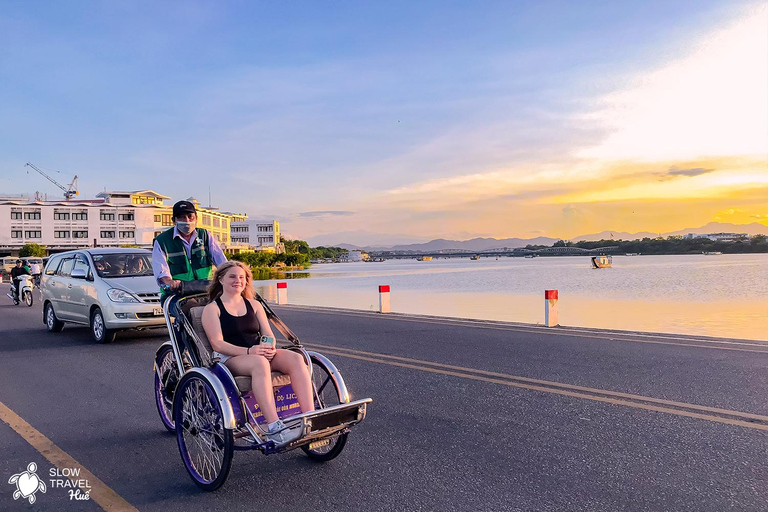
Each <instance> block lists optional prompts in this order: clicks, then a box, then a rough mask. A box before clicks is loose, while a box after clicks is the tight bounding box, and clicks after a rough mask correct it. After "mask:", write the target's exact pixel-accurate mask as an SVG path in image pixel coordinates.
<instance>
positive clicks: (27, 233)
mask: <svg viewBox="0 0 768 512" xmlns="http://www.w3.org/2000/svg"><path fill="white" fill-rule="evenodd" d="M24 238H43V234H42V232H40V231H25V232H24Z"/></svg>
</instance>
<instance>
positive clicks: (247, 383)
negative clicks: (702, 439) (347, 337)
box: [189, 306, 291, 393]
mask: <svg viewBox="0 0 768 512" xmlns="http://www.w3.org/2000/svg"><path fill="white" fill-rule="evenodd" d="M203 309H204V306H196V307H193V308H192V309H190V310H189V316H190V318H191V320H192V328H193V329H194V331H195V334H196V335H197V336H196V339H195V345H196V346H197V351H198V352H199V353H200V358H201V359H202V362H203V365H205V366H211V365H213V363H214V362H216V361H218V358H214V357H213V349H212V348H211V342H210V341H209V340H208V336H206V335H205V329H203ZM235 382H236V383H237V388H238V389H239V390H240V392H241V393H246V392H248V391H251V378H250V377H245V376H241V375H235ZM290 383H291V377H290V376H288V375H285V374H283V373H280V372H272V387H277V386H284V385H286V384H290Z"/></svg>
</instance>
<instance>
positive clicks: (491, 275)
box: [254, 254, 768, 339]
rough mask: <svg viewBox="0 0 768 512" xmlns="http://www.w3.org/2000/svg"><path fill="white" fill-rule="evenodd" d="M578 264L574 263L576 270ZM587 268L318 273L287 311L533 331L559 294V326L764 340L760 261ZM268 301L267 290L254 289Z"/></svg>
mask: <svg viewBox="0 0 768 512" xmlns="http://www.w3.org/2000/svg"><path fill="white" fill-rule="evenodd" d="M582 259H583V260H584V261H581V260H582ZM588 265H589V262H588V259H586V258H578V257H573V258H535V259H527V260H523V259H512V258H502V259H500V260H498V261H496V260H490V259H489V260H486V261H483V260H480V261H469V260H440V261H437V262H434V261H433V262H415V261H407V260H406V261H393V262H389V261H388V262H384V263H376V264H375V265H372V264H368V263H348V264H336V265H318V266H314V267H312V268H311V269H310V270H309V272H306V271H303V272H302V274H303V277H308V276H311V277H312V279H302V280H301V281H296V282H294V283H292V284H291V285H289V287H288V300H289V303H291V304H305V305H314V306H333V307H343V308H351V309H366V310H374V311H375V310H377V309H378V292H377V286H378V285H381V284H388V285H390V286H391V287H392V296H391V301H392V310H393V311H396V312H402V313H416V314H427V315H438V316H449V317H461V318H478V319H487V320H502V321H515V322H524V323H533V324H535V323H538V322H542V321H543V317H544V298H543V291H544V290H545V289H549V288H553V289H558V290H560V303H559V305H560V323H561V324H562V325H570V326H582V327H599V328H608V329H619V330H640V331H654V332H667V333H680V334H696V335H708V336H723V337H734V338H746V339H767V338H768V335H767V334H766V333H768V255H765V254H757V255H723V256H719V257H717V258H713V257H706V256H703V255H691V256H641V257H615V258H614V267H613V268H612V269H603V270H593V269H591V268H589V266H588ZM254 285H255V286H256V287H257V289H258V290H259V293H261V294H262V295H263V296H264V297H265V298H267V300H271V301H275V300H276V298H277V294H276V288H275V286H276V285H275V282H274V281H262V282H259V283H254Z"/></svg>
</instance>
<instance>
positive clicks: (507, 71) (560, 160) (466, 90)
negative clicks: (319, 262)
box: [0, 0, 768, 243]
mask: <svg viewBox="0 0 768 512" xmlns="http://www.w3.org/2000/svg"><path fill="white" fill-rule="evenodd" d="M0 6H1V7H2V9H0V12H1V13H2V14H0V47H2V48H3V50H2V52H0V120H1V121H2V123H0V193H13V194H18V193H34V191H35V190H40V191H42V192H48V193H49V195H51V196H53V195H56V194H57V192H58V191H57V190H56V189H55V188H52V187H51V186H50V184H48V183H47V182H46V181H45V180H44V179H43V178H42V177H40V176H37V175H27V174H26V171H25V169H24V167H23V166H24V163H25V162H27V161H31V162H33V163H35V164H36V165H38V166H39V167H41V168H43V169H45V170H48V171H52V172H53V173H54V177H55V178H57V179H59V181H61V182H62V183H68V182H69V181H70V179H71V177H72V176H73V175H74V174H77V175H78V176H79V184H80V191H81V197H82V196H85V197H89V196H93V195H95V194H96V193H97V192H98V191H100V190H103V189H104V188H105V187H106V188H108V189H113V190H125V189H144V188H151V189H154V190H156V191H158V192H161V193H165V194H167V195H170V196H172V197H173V198H174V199H181V198H186V197H189V196H195V197H198V198H199V199H201V201H203V202H207V197H208V189H209V186H210V189H211V195H212V198H213V204H215V205H218V206H220V207H221V208H222V209H225V210H231V211H244V212H247V213H249V214H250V215H251V216H254V217H275V218H278V219H280V220H281V221H282V224H283V230H284V231H285V232H286V233H287V234H289V235H292V236H296V237H301V238H309V239H312V240H316V241H318V242H324V243H333V242H351V243H373V242H381V243H385V242H395V241H406V240H422V239H430V238H434V237H456V238H468V237H472V236H496V237H505V236H524V237H527V236H535V235H536V234H547V235H550V236H564V237H567V236H575V235H578V234H581V233H584V232H588V231H590V230H600V229H616V230H619V229H627V230H631V229H633V228H636V229H637V230H638V231H639V230H650V231H657V230H658V231H661V230H663V228H665V227H669V228H674V226H671V225H670V226H667V225H665V224H663V223H660V222H661V220H660V219H659V218H658V211H659V208H661V209H662V211H664V212H666V213H667V214H668V215H675V212H676V210H675V208H674V207H673V206H672V205H669V206H668V207H667V206H664V205H662V203H659V202H656V203H655V205H648V204H647V203H648V202H649V200H651V199H654V197H656V196H654V197H635V198H633V200H636V201H637V202H638V204H637V210H638V212H646V214H643V215H636V214H633V219H632V220H630V219H629V218H627V219H625V218H624V217H625V216H628V214H627V213H626V212H623V210H622V209H621V208H618V209H617V208H616V205H615V198H608V199H605V197H603V199H601V200H599V201H597V200H593V199H589V198H587V199H584V197H582V196H583V194H584V191H585V190H588V189H589V187H590V186H591V185H590V184H589V183H587V181H588V179H587V181H585V180H584V178H583V177H582V178H579V180H580V181H579V183H580V185H579V187H578V188H579V191H580V193H581V194H582V196H579V197H581V199H580V200H577V201H575V202H574V201H565V202H563V201H560V202H558V201H553V200H543V199H542V198H545V197H564V196H563V194H571V193H573V192H574V190H572V189H568V190H565V189H563V183H564V181H568V180H564V179H563V175H568V176H570V175H572V174H578V173H581V174H580V176H583V175H584V174H585V173H584V170H583V169H584V168H585V167H589V165H595V166H598V167H600V168H601V169H603V168H607V167H606V166H608V167H610V166H611V165H613V167H612V169H614V170H612V171H605V173H607V174H606V175H609V176H616V175H620V176H626V175H627V174H628V172H629V171H628V170H627V169H628V168H630V167H631V172H632V173H638V172H640V173H642V172H645V173H649V172H656V173H658V172H659V170H660V169H661V170H668V169H671V168H672V167H673V166H676V168H686V167H687V166H688V165H689V164H690V165H691V166H692V167H694V165H693V164H694V163H696V162H700V161H701V159H702V158H704V157H706V158H710V159H712V158H719V159H720V160H718V162H719V163H718V165H719V166H720V167H718V170H719V169H721V168H722V169H726V167H727V169H726V170H729V172H731V177H733V176H734V175H735V174H734V173H736V174H738V173H741V174H738V175H739V176H741V177H743V176H753V177H754V176H757V178H755V179H752V178H750V179H751V181H750V180H746V181H748V182H749V184H750V187H748V190H746V191H745V190H741V189H740V190H739V191H738V192H739V197H742V196H744V197H747V199H746V200H745V202H744V204H742V203H740V202H738V201H737V202H734V200H733V197H735V196H736V195H737V194H736V192H737V191H734V190H730V189H729V190H728V191H721V192H720V195H719V196H718V194H716V193H711V194H708V195H707V197H706V198H704V197H699V198H698V199H697V202H696V204H693V203H692V204H691V205H689V208H688V209H689V210H691V211H694V210H695V211H696V212H699V213H697V215H698V217H691V218H690V219H686V220H690V222H694V223H697V225H701V224H704V223H706V222H708V221H711V220H714V217H715V216H717V215H718V214H719V212H721V211H724V209H727V208H729V207H730V209H734V208H735V209H738V210H741V211H743V212H745V213H744V218H740V219H741V220H742V221H746V219H747V218H748V216H750V215H751V216H758V215H763V214H768V200H766V197H765V192H764V191H763V192H762V193H761V189H760V185H761V184H762V185H763V187H764V186H765V183H763V182H762V181H761V178H760V177H761V176H763V174H764V173H765V172H766V169H765V168H764V167H762V166H761V162H764V160H765V153H766V150H765V148H764V147H763V146H761V145H760V144H759V142H758V143H755V144H753V145H752V146H749V147H746V148H738V151H737V150H731V151H718V152H715V154H699V153H702V151H700V150H697V149H696V148H693V149H691V150H690V152H689V153H686V154H679V155H673V156H670V155H666V154H665V155H663V157H662V156H660V157H659V158H658V159H656V160H655V161H653V162H638V161H637V157H636V155H630V154H629V153H626V151H625V153H626V154H624V153H622V154H621V155H619V156H618V157H616V156H612V157H611V158H607V157H606V156H605V154H606V151H607V150H605V147H604V146H605V143H606V141H608V140H610V136H611V134H614V133H616V132H617V131H620V130H621V129H622V128H621V127H619V128H617V127H616V126H613V124H612V123H611V122H607V121H606V115H604V114H605V112H604V109H605V106H606V104H607V103H610V102H611V101H612V100H611V98H614V97H615V96H616V95H617V94H619V95H621V94H624V93H626V92H627V91H629V93H632V91H635V90H637V88H638V87H640V88H642V87H643V86H644V84H645V82H646V81H647V80H646V79H647V77H652V76H654V73H658V72H659V70H660V69H662V70H663V69H664V67H665V66H671V65H675V63H681V62H683V61H684V60H685V59H687V58H689V57H690V56H691V55H693V54H695V53H696V51H697V48H701V47H702V44H703V45H704V46H706V41H707V40H709V39H711V38H712V37H713V34H715V33H717V32H718V31H720V30H727V29H728V27H738V24H739V23H741V20H744V19H745V18H746V19H750V18H751V19H752V20H754V19H757V20H763V19H764V18H765V25H766V27H768V16H767V15H766V10H765V6H766V3H765V2H757V3H756V2H746V3H740V2H733V1H730V2H726V1H706V0H703V1H695V2H682V1H680V2H676V1H663V2H662V1H659V2H653V1H652V2H510V1H507V2H378V3H374V2H295V3H291V4H287V3H277V2H270V3H266V2H264V3H261V2H259V3H257V2H146V3H142V2H120V3H118V2H77V3H72V2H30V1H19V2H1V3H0ZM753 26H755V27H757V28H755V29H754V30H755V33H756V34H757V36H756V37H757V39H756V40H757V41H760V40H761V39H760V37H762V32H761V30H760V23H759V22H758V23H757V24H756V25H755V24H754V23H753ZM766 33H768V28H767V29H766ZM724 37H725V36H724ZM726 39H727V38H726ZM726 46H727V45H726ZM704 51H706V48H705V50H704ZM707 58H708V57H707V56H706V55H705V56H704V57H701V58H700V59H699V60H700V61H702V62H704V63H706V62H708V61H707ZM752 58H753V61H752V62H751V63H745V65H744V66H743V69H742V68H740V70H736V71H734V73H741V72H743V73H747V71H744V70H752V71H749V72H750V73H752V72H754V70H755V68H758V69H757V76H758V78H759V80H762V76H763V70H762V68H761V67H760V64H759V63H760V61H761V58H762V54H761V53H760V51H759V50H756V52H755V54H754V55H753V56H752ZM711 59H712V60H714V57H712V58H711ZM680 65H682V64H680ZM699 67H701V65H700V66H699ZM765 67H766V68H768V63H766V64H765ZM697 69H698V68H697ZM711 72H712V73H717V70H716V69H712V70H711ZM765 74H768V70H766V72H765ZM735 78H736V79H742V77H739V76H737V77H735ZM664 80H669V78H665V79H664ZM747 93H749V94H754V91H752V90H750V91H747ZM724 94H725V93H724ZM727 94H730V95H733V94H734V93H733V92H732V91H727ZM630 95H631V94H630ZM657 96H658V95H657ZM631 97H632V98H637V97H638V94H635V96H631ZM724 97H725V96H723V98H724ZM723 98H716V99H715V100H714V101H718V102H720V101H724V99H723ZM632 101H634V102H635V103H637V102H641V101H646V100H642V99H632ZM756 101H758V103H759V101H760V100H759V99H756ZM707 103H710V102H709V101H707ZM762 108H763V106H762V103H759V105H758V112H757V114H758V115H759V114H760V113H761V112H762V110H761V109H762ZM746 109H747V107H744V112H743V116H746V117H745V121H744V123H741V122H740V118H738V117H736V118H735V121H736V122H737V123H738V124H743V125H745V126H746V125H749V123H752V125H754V126H757V131H758V135H759V131H760V130H762V128H763V127H762V125H761V124H760V123H759V120H758V121H755V120H754V119H752V118H748V117H749V116H753V115H755V113H754V112H753V113H749V112H746ZM641 110H642V108H641ZM729 110H733V109H729ZM620 112H621V111H619V114H618V116H619V117H620V116H621V113H620ZM601 113H602V114H601ZM727 115H730V114H727ZM739 115H742V114H739ZM766 115H768V113H767V114H766ZM616 116H617V114H616V111H615V110H614V111H612V114H610V115H609V116H607V117H610V118H611V119H609V121H610V120H615V117H616ZM670 121H673V120H670ZM724 121H725V120H724ZM727 121H728V122H729V123H732V122H733V121H734V120H733V119H727ZM713 122H714V123H716V124H717V123H718V120H717V119H715V120H713ZM755 123H756V124H755ZM767 123H768V122H767ZM723 124H724V123H723ZM754 132H755V130H754V129H752V130H751V132H750V133H754ZM766 136H768V133H766ZM767 144H768V143H767ZM625 146H626V145H625ZM596 147H597V148H603V150H600V151H598V153H600V154H599V155H598V156H595V155H594V154H593V153H594V151H592V150H590V149H589V148H592V149H594V148H596ZM622 148H624V146H622ZM624 150H626V148H624ZM584 151H587V152H589V151H592V153H590V156H589V157H584V156H583V155H582V156H579V155H581V153H580V152H584ZM704 152H705V153H706V151H704ZM630 153H631V151H630ZM725 153H730V154H727V155H726V154H725ZM611 154H612V155H613V153H611ZM627 155H629V156H627ZM630 157H631V158H630ZM725 157H729V158H731V160H729V162H732V159H733V158H735V157H739V158H742V159H743V158H748V159H750V158H751V160H750V162H751V163H749V164H748V165H747V167H743V166H742V167H739V169H741V170H740V171H734V168H735V167H734V164H732V163H723V162H721V161H722V159H723V158H725ZM589 158H591V159H592V161H591V162H592V163H590V160H589ZM595 159H597V160H595ZM618 161H621V162H623V164H622V166H621V170H615V169H616V165H615V163H616V162H618ZM628 161H631V162H630V165H629V167H628V164H627V162H628ZM611 162H612V163H611ZM609 164H610V165H609ZM641 164H642V165H647V166H650V167H649V168H648V169H651V168H652V169H653V170H648V169H645V168H643V169H638V168H637V166H638V165H639V166H640V167H642V165H641ZM696 165H698V164H696ZM702 165H703V164H702ZM555 168H556V171H553V169H555ZM644 169H645V170H644ZM56 171H60V174H59V173H56ZM612 173H617V174H612ZM527 176H536V177H537V179H536V180H535V186H534V185H530V184H529V185H525V184H523V182H524V181H525V178H526V177H527ZM701 179H703V178H701ZM729 179H730V180H731V181H733V179H731V178H729ZM618 181H620V180H618ZM721 181H722V180H721ZM726 181H727V180H726ZM742 181H744V180H742ZM478 182H481V185H478ZM495 183H500V184H505V185H503V186H502V185H499V186H496V185H495ZM755 183H757V186H755ZM604 186H605V180H600V182H599V183H595V184H594V187H597V188H596V189H600V190H601V191H602V190H603V188H604ZM627 186H628V185H627ZM478 187H479V188H478ZM462 190H464V191H465V192H467V193H463V192H462ZM489 190H490V191H493V190H497V191H498V193H497V194H493V193H490V192H488V191H489ZM654 193H657V192H654ZM609 195H610V194H609ZM662 195H664V194H662ZM603 196H605V194H603ZM532 197H534V198H536V199H535V204H533V203H531V198H532ZM598 203H599V204H598ZM641 203H643V204H646V207H645V209H644V207H643V206H642V205H641ZM651 203H653V201H651ZM737 203H738V204H737ZM611 204H613V209H611ZM574 211H577V212H580V213H579V215H581V217H579V216H578V215H576V216H574V214H573V212H574ZM505 217H509V218H514V219H515V220H514V222H511V221H507V222H501V221H500V219H504V218H505ZM754 218H756V219H758V220H759V219H761V217H754ZM574 219H576V220H574ZM697 219H698V220H697ZM722 220H728V219H722ZM731 220H734V219H731ZM737 220H738V219H737ZM601 222H603V223H604V225H602V224H601ZM681 227H684V226H679V227H678V228H677V229H679V228H681Z"/></svg>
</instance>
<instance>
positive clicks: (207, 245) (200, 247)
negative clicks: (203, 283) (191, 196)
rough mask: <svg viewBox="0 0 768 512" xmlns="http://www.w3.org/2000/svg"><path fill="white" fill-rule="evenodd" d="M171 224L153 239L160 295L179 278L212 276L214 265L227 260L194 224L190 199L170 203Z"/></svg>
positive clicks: (207, 236) (154, 263) (205, 278)
mask: <svg viewBox="0 0 768 512" xmlns="http://www.w3.org/2000/svg"><path fill="white" fill-rule="evenodd" d="M173 221H174V226H173V227H172V228H169V229H167V230H165V231H163V232H162V233H160V234H159V235H157V237H156V238H155V243H154V246H153V248H152V271H153V272H154V274H155V280H156V281H157V284H158V285H159V286H160V287H161V290H163V292H162V294H163V297H165V295H166V294H167V293H168V291H170V290H177V289H178V288H179V287H180V285H181V282H182V281H197V280H207V279H211V277H212V276H213V267H214V266H220V265H222V264H223V263H225V262H226V261H227V257H226V256H225V255H224V251H222V250H221V247H220V246H219V244H218V243H217V242H216V239H215V238H214V237H213V235H211V233H210V232H209V231H208V230H206V229H203V228H198V227H197V210H196V209H195V205H194V204H192V203H190V202H189V201H179V202H177V203H176V204H174V205H173Z"/></svg>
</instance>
